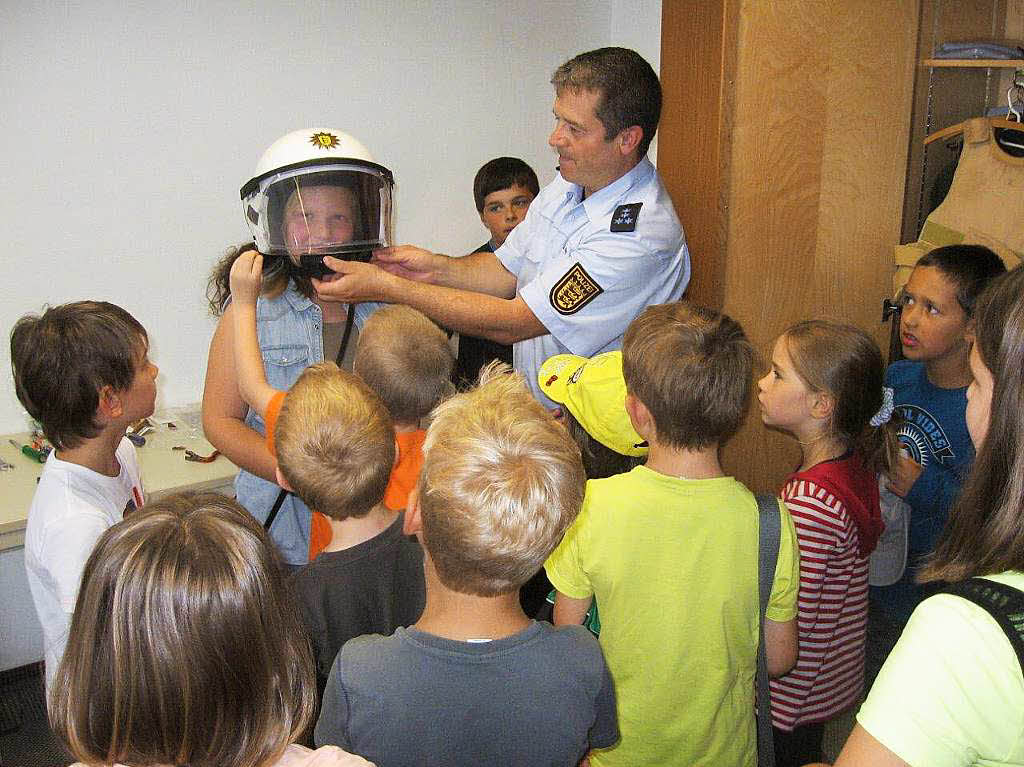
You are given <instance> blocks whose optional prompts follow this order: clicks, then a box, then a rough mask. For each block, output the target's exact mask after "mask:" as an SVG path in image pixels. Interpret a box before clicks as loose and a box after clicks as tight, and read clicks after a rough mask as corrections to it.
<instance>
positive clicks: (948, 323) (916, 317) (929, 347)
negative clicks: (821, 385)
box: [872, 245, 1006, 628]
mask: <svg viewBox="0 0 1024 767" xmlns="http://www.w3.org/2000/svg"><path fill="white" fill-rule="evenodd" d="M1004 271H1006V268H1005V267H1004V266H1003V263H1002V261H1000V259H999V257H998V256H997V255H996V254H995V253H993V252H992V251H991V250H989V249H988V248H985V247H982V246H980V245H948V246H945V247H941V248H936V249H935V250H932V251H931V252H929V253H927V254H926V255H924V256H923V257H922V258H921V259H920V260H919V261H918V262H917V265H916V266H915V267H914V271H913V272H911V274H910V279H909V280H908V281H907V284H906V285H905V286H904V288H903V295H902V298H901V304H902V312H901V316H900V343H901V344H902V347H903V356H904V358H905V359H902V360H899V361H897V362H894V363H892V364H891V365H890V366H889V369H888V370H887V371H886V376H885V382H886V386H889V387H891V388H892V389H893V402H894V404H895V414H896V415H897V416H898V417H899V418H901V419H902V420H903V425H902V426H901V428H900V443H901V445H902V447H903V449H904V455H903V456H902V457H901V458H900V460H899V463H898V465H897V467H896V469H895V470H894V471H893V473H892V476H891V477H890V481H889V489H890V490H891V491H892V492H893V493H895V494H896V495H898V496H901V497H903V498H904V499H905V500H906V501H907V503H908V504H910V508H911V515H910V535H909V551H908V555H907V568H906V571H905V572H904V574H903V578H902V579H901V580H900V581H899V582H898V583H895V584H893V585H892V586H887V587H884V588H873V589H872V597H873V601H874V602H876V605H877V606H879V607H881V608H882V609H883V611H884V612H885V614H886V615H887V616H888V618H889V619H890V620H892V621H895V623H896V624H897V625H898V626H899V627H900V628H902V626H903V625H904V624H905V623H906V622H907V620H908V619H909V618H910V613H911V612H913V610H914V607H916V606H917V603H918V602H919V601H920V599H921V596H922V594H921V591H920V589H919V588H918V587H917V586H916V585H915V584H914V582H913V579H914V571H915V570H916V568H917V564H918V563H919V562H920V560H921V558H922V557H924V556H925V555H926V554H928V553H930V552H931V551H933V550H934V549H935V544H936V543H937V542H938V538H939V535H940V534H941V533H942V529H943V527H944V526H945V524H946V517H947V516H948V515H949V509H950V507H951V506H952V504H953V501H954V500H955V499H956V496H957V495H958V494H959V492H960V485H961V483H962V481H963V478H964V476H965V474H966V473H967V470H968V467H969V466H970V463H971V461H972V460H973V459H974V448H973V447H972V445H971V440H970V436H969V435H968V433H967V424H966V421H965V420H964V413H965V411H966V408H967V386H968V384H970V382H971V371H970V367H969V366H968V361H967V357H968V353H969V352H970V348H971V338H972V335H973V327H972V323H973V320H972V315H973V310H974V303H975V300H976V299H977V297H978V296H979V295H980V294H981V292H982V290H983V289H984V288H985V286H986V285H987V284H988V283H989V282H990V281H991V280H992V279H993V278H994V277H996V276H998V275H999V274H1002V273H1003V272H1004Z"/></svg>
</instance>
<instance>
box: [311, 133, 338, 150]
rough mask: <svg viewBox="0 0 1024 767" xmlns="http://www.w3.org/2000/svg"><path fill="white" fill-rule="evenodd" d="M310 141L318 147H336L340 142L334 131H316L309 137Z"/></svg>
mask: <svg viewBox="0 0 1024 767" xmlns="http://www.w3.org/2000/svg"><path fill="white" fill-rule="evenodd" d="M309 143H310V144H312V145H313V146H315V147H316V148H317V149H335V148H336V147H337V146H338V144H339V143H341V142H339V141H338V137H337V136H335V135H334V134H333V133H323V132H321V133H314V134H313V135H312V136H310V137H309Z"/></svg>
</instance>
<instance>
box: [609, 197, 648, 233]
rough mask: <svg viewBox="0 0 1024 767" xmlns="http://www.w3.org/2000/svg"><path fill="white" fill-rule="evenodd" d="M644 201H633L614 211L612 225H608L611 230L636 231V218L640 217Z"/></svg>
mask: <svg viewBox="0 0 1024 767" xmlns="http://www.w3.org/2000/svg"><path fill="white" fill-rule="evenodd" d="M641 205H643V203H642V202H631V203H629V204H628V205H620V206H619V207H617V208H616V209H615V212H614V213H612V225H611V226H610V227H608V231H610V232H635V231H636V220H637V219H638V218H639V217H640V206H641Z"/></svg>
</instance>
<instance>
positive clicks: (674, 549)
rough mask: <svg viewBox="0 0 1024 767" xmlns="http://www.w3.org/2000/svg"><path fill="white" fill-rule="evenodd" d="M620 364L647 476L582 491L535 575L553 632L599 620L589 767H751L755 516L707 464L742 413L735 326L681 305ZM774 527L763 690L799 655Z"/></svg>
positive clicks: (715, 465) (785, 567) (740, 492)
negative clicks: (596, 716)
mask: <svg viewBox="0 0 1024 767" xmlns="http://www.w3.org/2000/svg"><path fill="white" fill-rule="evenodd" d="M622 351H623V373H624V376H625V380H626V390H627V393H626V399H625V408H626V410H627V412H628V413H629V417H630V420H631V422H632V424H633V426H634V428H635V429H636V431H637V433H638V434H639V435H640V436H641V437H643V438H644V439H646V440H647V442H648V443H649V444H650V452H649V455H648V458H647V463H646V464H645V465H644V466H639V467H637V468H635V469H633V470H632V471H631V472H629V473H627V474H619V475H616V476H613V477H609V478H607V479H599V480H591V481H589V482H588V483H587V492H586V498H585V500H584V504H583V510H582V512H581V513H580V515H579V517H578V518H577V520H576V521H575V522H574V524H573V525H572V527H570V528H569V531H568V532H567V533H566V535H565V538H564V539H563V541H562V543H561V544H560V545H559V547H558V548H557V549H556V550H555V551H554V553H552V555H551V557H550V558H549V559H548V561H547V563H546V565H545V568H546V570H547V574H548V577H549V578H550V579H551V582H552V583H553V584H554V586H555V588H556V589H557V591H558V594H557V596H556V599H555V623H556V624H558V625H561V624H570V623H578V622H580V621H581V620H582V618H583V616H584V614H585V613H586V611H587V609H588V608H589V607H590V604H591V601H592V600H595V599H596V601H597V603H598V606H599V608H600V610H601V636H600V643H601V647H602V649H603V650H604V654H605V658H606V660H607V662H608V666H609V668H610V670H611V673H612V678H613V679H614V681H615V688H616V695H617V698H618V713H619V726H620V731H621V733H622V739H621V741H620V742H619V744H618V745H617V746H615V747H614V748H610V749H605V750H599V751H594V752H592V754H591V764H593V765H594V767H599V766H601V765H637V764H659V765H697V764H707V765H726V764H728V765H750V766H751V767H753V765H754V764H755V763H756V760H757V744H756V733H755V724H754V673H755V665H756V662H755V661H756V650H757V642H758V632H759V630H761V627H759V626H758V622H759V620H758V613H759V607H758V586H757V549H758V511H757V502H756V500H755V498H754V496H753V494H752V493H751V492H750V491H749V490H747V488H745V487H744V486H743V485H742V484H740V483H739V482H737V481H736V480H735V479H733V478H731V477H727V476H725V474H724V472H723V471H722V468H721V465H720V464H719V461H718V447H719V445H720V443H721V442H722V441H723V440H725V439H726V438H728V437H729V436H730V435H731V434H732V433H733V432H734V431H735V430H736V429H737V428H738V426H739V424H740V423H741V422H742V420H743V416H744V413H745V411H746V406H747V402H748V399H749V392H750V388H751V382H752V370H751V360H752V356H753V353H752V350H751V347H750V344H749V342H748V341H747V339H746V337H745V336H744V334H743V330H742V329H741V328H740V326H739V325H738V324H737V323H736V322H734V321H733V320H731V319H730V318H728V317H726V316H724V315H720V314H717V313H715V312H712V311H710V310H706V309H701V308H698V307H694V306H691V305H688V304H686V303H674V304H663V305H660V306H652V307H649V308H648V309H646V310H645V311H644V312H643V313H642V314H641V315H640V316H639V317H638V318H637V319H636V320H634V321H633V323H632V324H631V325H630V327H629V329H628V330H627V331H626V336H625V342H624V344H623V349H622ZM549 380H550V379H549ZM573 383H574V381H573V379H572V378H571V377H570V378H567V379H566V381H565V384H564V385H566V386H569V385H572V384H573ZM554 384H557V382H554ZM609 406H611V405H609ZM583 426H584V428H586V426H587V425H586V424H583ZM780 512H781V514H782V525H781V527H782V535H781V539H780V543H779V556H778V564H777V567H776V571H775V579H774V582H773V585H772V593H771V598H770V600H769V603H768V608H767V613H766V620H765V621H764V626H763V631H764V636H765V645H766V650H767V656H768V670H769V673H771V674H773V675H779V674H782V673H785V672H786V671H788V670H789V668H790V667H792V665H793V663H794V662H795V660H796V655H797V638H796V637H797V633H796V597H797V588H798V585H799V558H798V553H797V552H798V549H797V546H796V538H795V535H794V532H793V525H792V521H791V520H790V518H789V514H788V513H787V512H786V511H785V508H784V507H781V505H780Z"/></svg>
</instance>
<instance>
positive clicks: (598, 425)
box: [537, 351, 647, 456]
mask: <svg viewBox="0 0 1024 767" xmlns="http://www.w3.org/2000/svg"><path fill="white" fill-rule="evenodd" d="M537 383H538V384H539V385H540V390H541V391H542V392H544V394H545V395H546V396H547V397H548V398H549V399H551V400H553V401H554V402H557V403H558V404H560V405H565V406H566V407H567V408H568V409H569V412H570V413H572V414H573V416H574V417H575V418H576V420H577V421H579V422H580V426H582V427H583V428H584V429H586V431H587V434H589V435H590V436H591V437H593V438H594V439H596V440H597V441H598V442H600V443H601V444H602V445H604V446H605V447H607V448H610V449H612V450H614V451H615V452H616V453H620V454H622V455H631V456H642V455H647V443H646V442H645V441H644V439H643V437H641V436H640V435H639V434H637V433H636V429H634V428H633V424H632V422H630V420H629V414H628V413H627V412H626V382H625V380H624V379H623V377H622V352H621V351H614V352H605V353H604V354H598V355H597V356H596V357H591V358H589V359H588V358H586V357H577V356H576V355H575V354H558V355H556V356H554V357H551V358H550V359H548V360H547V361H546V362H545V363H544V364H543V365H541V367H540V371H539V372H538V373H537Z"/></svg>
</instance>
